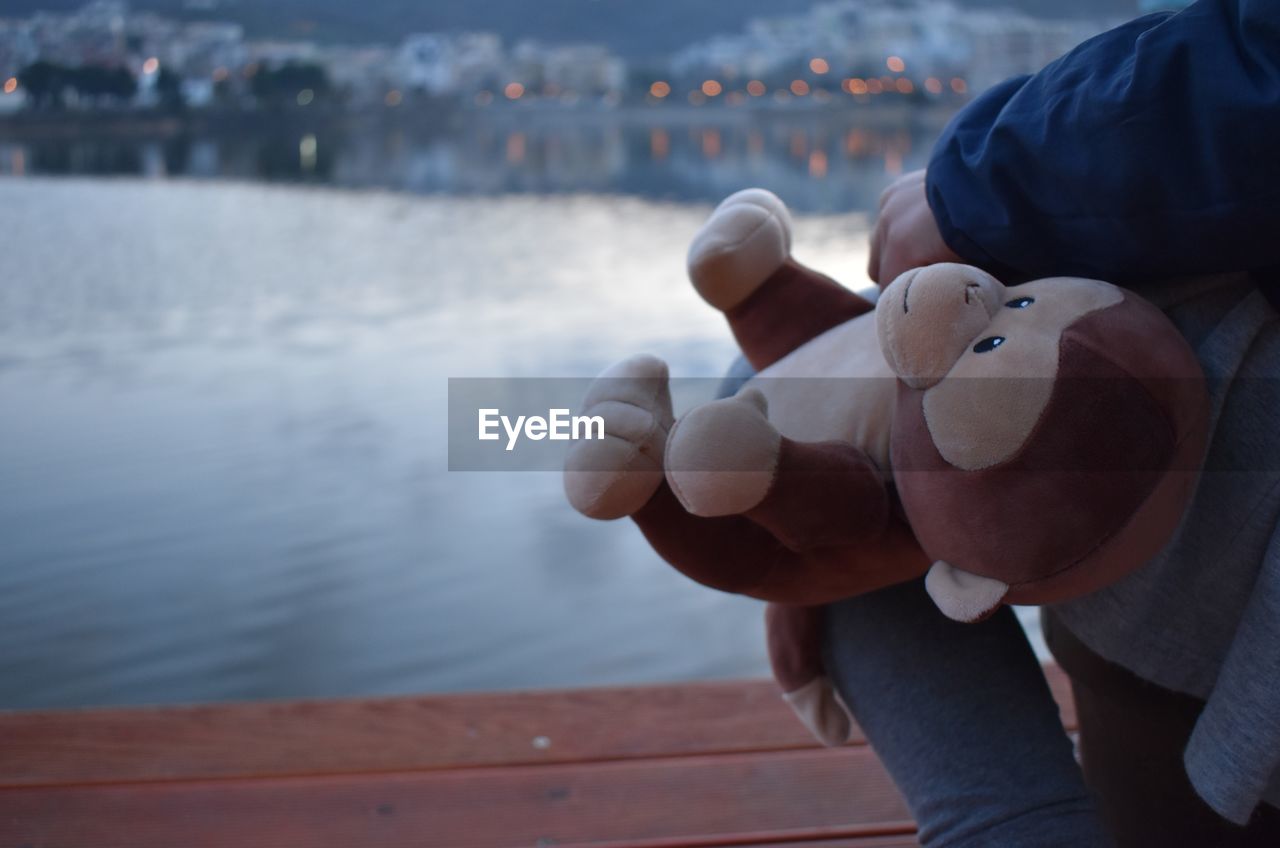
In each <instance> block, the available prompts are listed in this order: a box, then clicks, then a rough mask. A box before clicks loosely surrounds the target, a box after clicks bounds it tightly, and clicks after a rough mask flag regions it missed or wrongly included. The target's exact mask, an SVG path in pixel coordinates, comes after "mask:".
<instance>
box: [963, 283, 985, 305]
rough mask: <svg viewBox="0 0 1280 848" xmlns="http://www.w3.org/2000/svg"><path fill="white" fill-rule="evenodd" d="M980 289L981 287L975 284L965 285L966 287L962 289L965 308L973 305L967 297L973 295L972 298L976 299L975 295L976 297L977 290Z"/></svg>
mask: <svg viewBox="0 0 1280 848" xmlns="http://www.w3.org/2000/svg"><path fill="white" fill-rule="evenodd" d="M980 288H982V287H981V286H979V285H978V284H977V283H969V284H967V285H966V286H965V287H964V304H965V306H968V305H969V304H970V303H973V301H972V300H971V299H970V297H969V295H973V296H974V297H977V295H978V290H979V289H980Z"/></svg>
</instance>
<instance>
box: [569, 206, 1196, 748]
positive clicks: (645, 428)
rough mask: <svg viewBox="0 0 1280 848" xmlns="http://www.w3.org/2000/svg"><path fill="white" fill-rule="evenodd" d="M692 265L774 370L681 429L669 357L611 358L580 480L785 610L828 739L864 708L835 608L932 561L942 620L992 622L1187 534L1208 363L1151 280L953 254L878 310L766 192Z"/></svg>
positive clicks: (784, 626) (691, 569)
mask: <svg viewBox="0 0 1280 848" xmlns="http://www.w3.org/2000/svg"><path fill="white" fill-rule="evenodd" d="M689 275H690V278H691V279H692V281H693V284H694V287H695V288H696V289H697V291H698V293H699V294H700V295H701V296H702V297H703V299H705V300H706V301H707V302H708V303H710V304H711V305H712V306H714V307H716V308H717V309H719V310H721V311H722V312H724V314H725V316H726V318H727V319H728V321H729V326H730V328H731V329H732V331H733V334H734V336H735V337H736V339H737V341H738V344H739V345H740V346H741V348H742V352H743V354H744V355H745V356H746V358H747V360H748V361H749V362H750V363H751V365H752V366H754V367H755V369H756V370H757V372H758V373H757V376H756V377H754V378H752V379H751V380H750V381H749V382H748V383H747V384H746V385H745V386H744V387H743V388H742V390H740V391H739V392H738V393H737V394H736V395H735V396H734V397H731V398H726V399H723V400H717V401H714V402H711V403H706V404H703V405H701V406H698V407H696V408H694V409H693V410H691V411H689V412H687V413H686V414H684V415H683V416H682V417H681V418H679V419H678V420H677V419H676V418H675V417H674V415H673V412H672V406H671V396H670V393H669V389H668V382H667V381H668V375H667V368H666V365H665V364H664V363H663V362H662V361H661V360H659V359H657V358H655V357H652V356H635V357H632V358H630V359H627V360H625V361H623V362H621V363H619V364H617V365H615V366H613V367H612V368H610V369H608V370H607V371H605V373H604V374H602V375H601V376H600V377H599V378H597V380H596V381H595V382H594V383H593V384H592V387H591V388H590V389H589V391H588V394H587V397H586V399H585V401H584V412H585V414H588V415H599V416H601V417H603V418H604V420H605V433H606V438H605V439H604V440H600V441H582V442H578V443H577V444H575V446H574V447H573V449H572V451H571V452H570V455H569V457H568V460H567V465H566V473H565V490H566V492H567V494H568V496H569V500H570V502H571V503H572V504H573V506H574V507H575V508H576V509H578V510H579V511H580V512H582V513H583V514H585V515H588V516H590V517H593V518H600V519H615V518H621V517H624V516H630V517H631V518H632V519H633V520H634V521H635V522H636V524H637V525H638V526H639V527H640V529H641V531H642V532H643V533H644V535H645V537H646V538H647V539H648V540H649V542H650V543H651V544H652V545H653V547H654V549H655V550H656V551H657V552H658V553H659V554H660V555H661V556H662V557H663V558H664V559H666V560H667V561H668V562H669V563H671V564H672V565H673V566H675V567H676V568H677V569H679V570H680V571H682V572H683V573H684V574H686V575H688V576H689V577H691V578H693V579H694V580H697V581H698V582H700V583H704V584H706V585H708V586H712V587H714V588H716V589H721V590H724V591H728V592H736V593H740V594H744V595H749V596H751V597H755V598H759V599H762V600H765V601H769V602H770V604H769V607H768V609H767V622H768V638H769V653H770V659H771V661H772V664H773V668H774V673H775V675H776V677H777V678H778V681H779V683H780V684H781V686H782V688H783V691H784V693H785V697H786V698H787V700H788V701H789V702H790V703H791V705H792V707H793V708H794V709H795V711H796V712H797V714H798V715H799V716H800V717H801V719H802V720H803V721H804V722H805V724H806V725H807V726H808V727H809V729H810V730H811V731H813V732H814V734H815V735H816V736H817V737H818V738H819V739H821V740H822V741H823V742H825V743H827V744H841V743H843V742H844V741H846V740H847V738H848V736H849V734H850V731H851V721H850V718H849V716H848V711H847V709H846V708H845V707H844V705H843V704H842V703H841V702H840V700H839V698H838V697H837V696H836V694H835V691H834V689H833V688H832V686H831V684H830V682H829V680H828V678H827V676H826V674H825V672H824V670H823V668H822V661H821V650H820V647H821V646H820V639H821V636H820V633H821V626H820V625H821V619H820V615H821V605H822V604H826V603H829V602H831V601H834V600H839V599H842V598H846V597H851V596H854V595H857V594H860V593H863V592H868V591H871V590H874V589H877V588H881V587H883V586H887V585H891V584H894V583H898V582H902V581H905V580H909V579H912V578H914V577H917V576H919V575H920V574H923V573H925V572H926V571H927V572H928V576H927V577H926V579H925V585H926V588H927V590H928V592H929V594H930V596H931V597H932V598H933V600H934V601H935V603H936V604H937V605H938V607H939V608H940V609H941V610H942V612H943V613H945V614H946V615H948V616H950V617H951V618H954V619H957V620H960V621H977V620H979V619H981V618H983V617H985V616H987V615H990V614H991V613H992V612H993V611H994V610H995V609H997V608H998V607H999V606H1000V605H1001V604H1003V603H1018V604H1042V603H1049V602H1054V601H1061V600H1065V599H1068V598H1072V597H1076V596H1079V595H1082V594H1085V593H1088V592H1090V591H1093V590H1095V589H1098V588H1100V587H1102V586H1105V585H1107V584H1108V583H1110V582H1112V581H1114V580H1116V579H1118V578H1120V577H1121V576H1123V575H1124V574H1126V573H1128V572H1129V571H1131V570H1133V569H1135V568H1137V567H1139V566H1141V565H1142V564H1143V563H1144V562H1146V561H1147V560H1148V559H1150V558H1151V557H1152V556H1153V555H1154V554H1155V553H1156V552H1157V551H1158V550H1159V549H1160V548H1161V547H1162V546H1163V545H1164V543H1165V542H1166V541H1167V539H1168V538H1169V537H1170V536H1171V535H1172V533H1173V530H1174V528H1175V527H1176V525H1177V522H1178V520H1179V518H1180V517H1181V514H1182V511H1183V509H1184V508H1185V506H1186V504H1187V501H1188V499H1189V497H1190V494H1191V490H1192V488H1193V486H1194V483H1195V479H1196V476H1197V469H1198V466H1199V463H1200V460H1201V456H1202V453H1203V450H1204V446H1205V438H1206V431H1207V419H1208V412H1207V410H1208V404H1207V400H1206V394H1205V387H1204V379H1203V375H1202V374H1201V372H1200V368H1199V365H1198V363H1197V362H1196V359H1195V356H1194V355H1193V353H1192V351H1191V349H1190V348H1189V347H1188V345H1187V344H1186V342H1185V341H1184V340H1183V339H1182V337H1181V336H1180V335H1179V334H1178V332H1177V331H1176V329H1175V328H1174V327H1173V325H1172V324H1171V323H1170V322H1169V321H1168V320H1167V319H1166V318H1165V316H1164V315H1163V314H1162V313H1161V312H1160V311H1159V310H1157V309H1156V308H1155V307H1154V306H1152V305H1151V304H1149V303H1147V302H1146V301H1144V300H1142V299H1141V298H1139V297H1137V296H1136V295H1134V294H1132V293H1131V292H1128V291H1125V290H1123V289H1120V288H1117V287H1115V286H1112V285H1110V284H1108V283H1104V282H1099V281H1097V280H1085V279H1077V278H1069V277H1056V278H1050V279H1041V280H1034V281H1032V282H1028V283H1024V284H1022V285H1018V286H1009V287H1006V286H1004V285H1002V284H1001V283H1000V282H999V281H998V280H996V279H994V278H993V277H991V276H990V275H989V274H986V273H984V272H983V271H981V270H979V269H977V268H973V267H969V266H967V265H957V264H939V265H932V266H928V267H925V268H920V269H916V270H912V271H908V272H907V273H905V274H903V275H902V276H901V277H899V278H898V279H897V280H895V281H894V282H893V283H892V284H891V285H890V286H889V287H888V288H886V289H885V290H884V292H883V293H882V294H881V295H880V298H879V301H878V304H877V305H876V306H873V305H872V304H871V303H870V302H868V301H867V300H865V299H863V298H861V297H859V296H858V295H856V294H854V293H852V292H851V291H849V290H847V289H845V288H843V287H841V286H840V285H838V284H837V283H835V282H834V281H832V280H831V279H830V278H828V277H826V276H824V275H822V274H819V273H817V272H816V271H812V270H810V269H808V268H806V267H805V266H803V265H801V264H799V263H798V262H796V261H795V260H794V259H793V258H792V256H791V225H790V217H789V215H788V213H787V210H786V208H785V206H784V205H783V204H782V202H781V201H780V200H779V199H778V198H777V197H775V196H774V195H772V194H770V193H769V192H766V191H763V190H760V189H748V190H746V191H742V192H738V193H737V194H734V195H733V196H731V197H729V198H728V199H727V200H725V201H724V202H723V203H722V204H721V205H720V206H719V207H718V208H717V209H716V211H715V212H714V213H713V214H712V216H711V218H710V219H709V220H708V221H707V223H706V224H705V225H704V226H703V228H702V229H701V230H700V231H699V233H698V234H697V236H696V237H695V239H694V241H693V245H692V247H691V248H690V251H689Z"/></svg>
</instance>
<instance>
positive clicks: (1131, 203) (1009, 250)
mask: <svg viewBox="0 0 1280 848" xmlns="http://www.w3.org/2000/svg"><path fill="white" fill-rule="evenodd" d="M927 191H928V198H929V206H930V208H931V209H932V210H933V213H934V217H935V218H936V219H937V221H938V226H939V229H940V230H941V232H942V237H943V239H944V240H945V241H946V242H947V244H949V245H950V246H951V248H952V249H953V250H955V251H956V252H957V253H959V254H960V255H961V256H963V257H965V258H966V259H967V260H969V261H971V262H974V263H975V264H978V265H983V266H985V267H987V268H989V269H991V270H992V271H994V272H996V273H1003V274H1006V275H1010V276H1023V275H1025V276H1046V275H1055V274H1074V275H1080V276H1092V277H1100V278H1103V279H1112V280H1116V281H1123V280H1133V281H1136V280H1140V279H1150V278H1159V277H1170V276H1181V275H1187V274H1197V273H1210V272H1217V271H1227V270H1232V271H1235V270H1251V269H1254V268H1260V267H1264V266H1272V265H1275V264H1277V263H1280V2H1277V0H1200V2H1197V3H1195V4H1194V5H1192V6H1189V7H1187V8H1186V9H1184V10H1182V11H1181V12H1179V13H1177V14H1168V13H1165V14H1158V15H1149V16H1146V17H1143V18H1139V19H1137V20H1135V21H1132V22H1130V23H1128V24H1125V25H1124V26H1121V27H1118V28H1116V29H1113V30H1110V31H1108V32H1105V33H1103V34H1101V35H1099V36H1096V37H1095V38H1092V39H1090V40H1089V41H1086V42H1084V43H1083V44H1081V45H1080V46H1079V47H1077V48H1076V49H1074V50H1072V51H1071V52H1070V53H1068V54H1067V55H1065V56H1063V57H1062V58H1060V59H1058V60H1057V61H1055V62H1053V63H1052V64H1050V65H1048V66H1047V67H1046V68H1045V69H1044V70H1042V71H1040V72H1039V73H1038V74H1035V75H1033V76H1029V77H1020V78H1017V79H1012V80H1009V81H1007V82H1005V83H1002V84H1000V85H998V86H996V87H994V88H993V89H991V90H989V91H987V92H986V93H985V94H983V95H982V96H980V97H978V98H977V99H976V100H974V102H973V103H971V104H970V105H969V106H968V107H966V108H965V109H964V110H963V111H962V112H961V113H960V114H959V115H957V116H956V117H955V119H953V120H952V122H951V123H950V124H949V125H948V127H947V128H946V130H944V131H943V134H942V136H941V138H940V139H939V140H938V143H937V146H936V147H935V148H934V151H933V154H932V157H931V159H930V162H929V169H928V176H927Z"/></svg>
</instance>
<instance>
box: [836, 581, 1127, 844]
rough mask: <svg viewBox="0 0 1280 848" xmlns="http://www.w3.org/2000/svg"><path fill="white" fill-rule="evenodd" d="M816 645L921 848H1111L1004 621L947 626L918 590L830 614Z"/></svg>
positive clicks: (1033, 670)
mask: <svg viewBox="0 0 1280 848" xmlns="http://www.w3.org/2000/svg"><path fill="white" fill-rule="evenodd" d="M825 642H826V646H825V648H826V652H827V656H826V665H827V668H828V670H829V671H830V673H831V675H832V676H833V677H834V679H835V683H836V687H837V689H838V690H839V691H840V694H841V696H842V697H843V698H844V699H845V702H846V703H847V704H848V705H849V708H850V709H851V710H852V711H853V714H854V716H855V717H856V718H857V719H858V722H859V724H860V725H861V726H862V728H863V730H864V731H865V732H866V735H867V738H868V739H869V740H870V741H871V744H872V746H873V747H874V749H875V751H876V753H877V754H879V756H880V758H881V759H882V760H883V761H884V764H885V767H886V768H887V769H888V770H889V774H890V775H891V776H892V777H893V780H894V782H895V783H896V784H897V785H898V788H899V789H900V790H901V791H902V793H903V795H904V796H905V797H906V799H907V804H908V805H909V806H910V808H911V812H912V814H913V815H914V816H915V817H916V820H917V822H918V823H919V826H920V841H921V843H922V844H923V845H925V846H928V848H942V846H946V848H957V846H966V848H968V846H1000V848H1022V846H1036V848H1042V846H1063V848H1066V846H1071V848H1087V846H1098V845H1109V844H1110V841H1109V840H1108V838H1107V837H1106V836H1105V834H1104V831H1103V829H1102V824H1101V821H1100V820H1099V818H1098V814H1097V811H1096V809H1095V807H1094V803H1093V800H1092V798H1091V797H1090V795H1089V791H1088V789H1086V788H1085V785H1084V779H1083V777H1082V775H1081V772H1080V768H1079V766H1078V765H1077V764H1076V761H1075V758H1074V756H1073V754H1072V746H1071V740H1070V739H1068V738H1067V735H1066V733H1065V732H1064V731H1063V729H1062V724H1061V723H1060V720H1059V717H1058V709H1057V704H1056V703H1055V702H1054V700H1053V696H1052V695H1051V694H1050V692H1049V687H1048V684H1047V683H1046V682H1045V680H1044V675H1043V674H1042V673H1041V671H1040V665H1039V663H1038V661H1037V660H1036V657H1035V653H1034V652H1033V651H1032V650H1031V646H1030V644H1029V643H1028V642H1027V638H1026V635H1025V634H1024V633H1023V632H1022V628H1021V626H1020V625H1019V624H1018V621H1017V617H1016V616H1015V615H1014V614H1013V611H1012V610H1010V609H1008V608H1007V607H1006V608H1003V609H1001V610H1000V611H999V612H998V613H997V614H995V615H994V616H992V617H991V618H989V619H988V620H986V621H984V622H982V623H980V624H958V623H956V622H954V621H951V620H950V619H948V618H946V617H945V616H943V615H942V614H941V613H939V612H938V610H937V609H936V608H935V607H934V605H933V603H932V602H931V601H930V600H929V597H928V595H927V594H926V593H925V589H924V586H923V585H922V581H918V580H917V581H912V582H910V583H904V584H901V585H899V586H892V587H890V588H888V589H883V590H881V591H878V592H872V593H871V594H868V595H863V596H861V597H857V598H852V599H850V600H847V601H841V602H839V603H836V604H832V605H831V606H830V607H829V608H828V610H827V615H826V639H825Z"/></svg>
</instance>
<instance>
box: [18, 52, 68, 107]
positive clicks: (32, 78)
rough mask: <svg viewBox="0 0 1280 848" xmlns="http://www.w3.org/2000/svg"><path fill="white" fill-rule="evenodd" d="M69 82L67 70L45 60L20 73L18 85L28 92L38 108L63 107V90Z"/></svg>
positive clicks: (27, 67) (34, 63)
mask: <svg viewBox="0 0 1280 848" xmlns="http://www.w3.org/2000/svg"><path fill="white" fill-rule="evenodd" d="M68 82H69V80H68V70H67V69H66V68H64V67H62V66H61V65H55V64H54V63H53V62H46V61H44V60H43V59H41V60H40V61H38V62H33V63H32V64H30V65H27V66H26V67H25V68H23V69H22V70H20V71H18V84H19V85H21V86H22V87H23V88H24V89H25V90H26V92H27V95H28V96H30V97H31V102H32V105H33V106H35V107H36V108H46V107H51V108H57V107H59V106H61V105H62V89H63V88H65V87H66V86H67V84H68Z"/></svg>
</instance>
